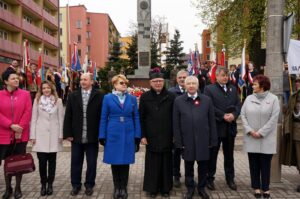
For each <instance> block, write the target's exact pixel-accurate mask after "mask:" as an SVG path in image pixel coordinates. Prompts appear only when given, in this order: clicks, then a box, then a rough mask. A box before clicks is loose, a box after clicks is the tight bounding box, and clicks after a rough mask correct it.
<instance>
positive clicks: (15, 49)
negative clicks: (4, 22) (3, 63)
mask: <svg viewBox="0 0 300 199" xmlns="http://www.w3.org/2000/svg"><path fill="white" fill-rule="evenodd" d="M0 49H1V50H3V51H6V52H9V53H14V54H17V55H21V45H19V44H17V43H14V42H11V41H8V40H4V39H0Z"/></svg>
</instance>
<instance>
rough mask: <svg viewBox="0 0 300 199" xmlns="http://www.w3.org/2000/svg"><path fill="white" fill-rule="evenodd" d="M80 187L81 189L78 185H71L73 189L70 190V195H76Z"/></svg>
mask: <svg viewBox="0 0 300 199" xmlns="http://www.w3.org/2000/svg"><path fill="white" fill-rule="evenodd" d="M80 189H81V188H80V187H73V189H72V191H71V196H77V195H78V193H79V191H80Z"/></svg>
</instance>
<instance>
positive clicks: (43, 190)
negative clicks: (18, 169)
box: [41, 184, 46, 196]
mask: <svg viewBox="0 0 300 199" xmlns="http://www.w3.org/2000/svg"><path fill="white" fill-rule="evenodd" d="M45 195H46V185H44V184H43V185H42V187H41V196H45Z"/></svg>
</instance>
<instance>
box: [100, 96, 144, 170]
mask: <svg viewBox="0 0 300 199" xmlns="http://www.w3.org/2000/svg"><path fill="white" fill-rule="evenodd" d="M125 95H126V98H125V102H124V104H123V107H122V106H121V104H120V101H119V99H118V97H117V96H116V95H114V94H107V95H105V96H104V100H103V105H102V114H101V120H100V127H99V131H100V133H99V138H100V139H106V143H105V147H104V156H103V162H105V163H107V164H113V165H122V164H133V163H134V161H135V156H134V154H135V138H140V137H141V127H140V118H139V113H138V108H137V99H136V97H134V96H132V95H130V94H125Z"/></svg>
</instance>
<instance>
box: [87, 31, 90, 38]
mask: <svg viewBox="0 0 300 199" xmlns="http://www.w3.org/2000/svg"><path fill="white" fill-rule="evenodd" d="M86 38H87V39H90V38H91V32H90V31H87V32H86Z"/></svg>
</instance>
